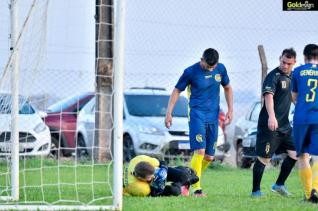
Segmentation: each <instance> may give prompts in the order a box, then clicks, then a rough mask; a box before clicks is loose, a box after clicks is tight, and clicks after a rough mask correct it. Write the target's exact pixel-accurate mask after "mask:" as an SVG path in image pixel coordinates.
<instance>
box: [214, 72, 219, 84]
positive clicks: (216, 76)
mask: <svg viewBox="0 0 318 211" xmlns="http://www.w3.org/2000/svg"><path fill="white" fill-rule="evenodd" d="M214 79H215V80H216V81H217V82H220V81H221V75H220V74H216V75H215V76H214Z"/></svg>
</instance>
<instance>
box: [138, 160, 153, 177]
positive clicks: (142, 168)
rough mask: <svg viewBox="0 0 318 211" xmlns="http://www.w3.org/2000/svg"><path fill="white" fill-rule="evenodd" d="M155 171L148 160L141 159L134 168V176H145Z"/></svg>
mask: <svg viewBox="0 0 318 211" xmlns="http://www.w3.org/2000/svg"><path fill="white" fill-rule="evenodd" d="M154 173H155V168H154V167H153V166H152V165H151V164H150V163H148V162H145V161H141V162H139V163H137V165H136V166H135V169H134V176H135V177H140V178H146V177H147V176H149V175H152V174H154Z"/></svg>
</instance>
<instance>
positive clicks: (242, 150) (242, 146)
mask: <svg viewBox="0 0 318 211" xmlns="http://www.w3.org/2000/svg"><path fill="white" fill-rule="evenodd" d="M261 106H262V105H261V102H259V101H258V102H255V103H253V105H252V106H251V108H250V110H249V111H248V112H247V114H246V116H244V117H241V118H240V119H239V120H238V121H237V122H236V124H235V131H234V139H233V146H234V148H235V149H236V157H235V158H236V165H237V167H239V168H249V167H251V165H252V163H253V161H254V159H255V158H256V154H255V146H256V134H257V122H258V117H259V113H260V111H261ZM294 108H295V107H294V104H292V105H291V107H290V112H289V121H290V123H291V125H292V120H293V114H294ZM280 157H281V156H277V155H274V156H273V157H272V164H276V163H277V160H279V159H280Z"/></svg>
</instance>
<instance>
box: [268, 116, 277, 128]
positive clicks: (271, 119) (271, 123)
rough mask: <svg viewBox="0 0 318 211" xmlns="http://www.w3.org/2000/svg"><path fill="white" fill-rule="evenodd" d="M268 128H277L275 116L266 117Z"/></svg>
mask: <svg viewBox="0 0 318 211" xmlns="http://www.w3.org/2000/svg"><path fill="white" fill-rule="evenodd" d="M268 128H269V129H270V130H271V131H274V130H276V129H277V128H278V123H277V119H276V117H275V116H270V117H268Z"/></svg>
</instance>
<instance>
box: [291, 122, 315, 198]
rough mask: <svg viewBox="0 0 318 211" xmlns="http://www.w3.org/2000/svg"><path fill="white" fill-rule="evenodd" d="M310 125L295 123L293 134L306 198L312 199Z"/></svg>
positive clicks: (299, 172)
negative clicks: (308, 132) (308, 133)
mask: <svg viewBox="0 0 318 211" xmlns="http://www.w3.org/2000/svg"><path fill="white" fill-rule="evenodd" d="M308 128H309V126H308V125H297V124H294V127H293V134H294V142H295V147H296V152H297V156H298V165H299V166H298V174H299V178H300V181H301V183H302V186H303V189H304V192H305V198H306V199H307V200H309V199H310V195H311V190H312V170H311V167H310V163H309V159H310V155H309V143H310V139H309V136H307V131H308Z"/></svg>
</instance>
